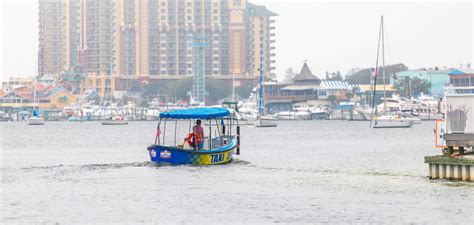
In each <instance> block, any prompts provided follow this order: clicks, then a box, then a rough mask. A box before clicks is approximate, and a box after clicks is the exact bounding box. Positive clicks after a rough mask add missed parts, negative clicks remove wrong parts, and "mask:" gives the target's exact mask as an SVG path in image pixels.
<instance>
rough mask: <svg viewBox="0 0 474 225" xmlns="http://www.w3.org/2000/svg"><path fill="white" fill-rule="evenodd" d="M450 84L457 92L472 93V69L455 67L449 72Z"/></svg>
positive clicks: (473, 74) (473, 80)
mask: <svg viewBox="0 0 474 225" xmlns="http://www.w3.org/2000/svg"><path fill="white" fill-rule="evenodd" d="M449 79H450V86H451V87H454V91H456V93H458V94H471V93H474V69H455V70H452V71H450V72H449Z"/></svg>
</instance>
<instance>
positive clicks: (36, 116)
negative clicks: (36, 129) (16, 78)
mask: <svg viewBox="0 0 474 225" xmlns="http://www.w3.org/2000/svg"><path fill="white" fill-rule="evenodd" d="M32 113H33V115H32V116H30V117H29V118H28V125H44V119H43V118H42V117H41V115H40V113H39V111H37V110H36V90H35V82H33V112H32Z"/></svg>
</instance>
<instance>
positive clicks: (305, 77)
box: [293, 62, 321, 81]
mask: <svg viewBox="0 0 474 225" xmlns="http://www.w3.org/2000/svg"><path fill="white" fill-rule="evenodd" d="M293 80H294V81H321V80H320V79H319V78H318V77H316V76H315V75H313V73H311V70H310V69H309V67H308V64H307V63H306V62H305V63H304V64H303V67H302V68H301V71H300V73H299V74H297V75H296V76H295V78H294V79H293Z"/></svg>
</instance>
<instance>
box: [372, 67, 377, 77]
mask: <svg viewBox="0 0 474 225" xmlns="http://www.w3.org/2000/svg"><path fill="white" fill-rule="evenodd" d="M370 71H371V72H372V77H375V76H376V75H377V74H378V72H379V71H378V68H377V69H375V68H370Z"/></svg>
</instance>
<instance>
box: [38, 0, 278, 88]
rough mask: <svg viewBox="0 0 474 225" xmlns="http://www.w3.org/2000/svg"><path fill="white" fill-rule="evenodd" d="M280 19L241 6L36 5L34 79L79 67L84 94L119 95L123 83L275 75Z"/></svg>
mask: <svg viewBox="0 0 474 225" xmlns="http://www.w3.org/2000/svg"><path fill="white" fill-rule="evenodd" d="M276 15H277V14H275V13H273V12H271V11H269V10H268V9H266V8H265V7H264V6H259V5H255V4H252V3H249V2H247V1H246V0H39V54H38V63H39V69H38V70H39V71H38V72H39V74H40V75H43V74H49V73H53V74H58V73H61V72H63V71H64V70H68V69H71V68H73V67H78V68H82V69H83V71H84V72H85V75H86V78H85V79H84V81H83V85H82V89H83V90H86V89H89V88H93V89H96V90H97V91H98V92H99V93H101V94H106V93H109V92H110V91H112V92H113V91H115V90H124V89H125V87H124V80H130V79H138V80H140V81H141V80H148V79H177V78H181V77H186V76H193V74H194V72H195V71H194V68H195V67H196V61H195V59H196V56H195V55H194V54H196V51H194V47H195V45H193V42H194V40H196V38H199V39H200V40H202V39H203V38H204V40H205V41H206V42H207V44H206V46H207V47H206V48H205V49H204V50H203V51H202V52H203V56H201V57H199V58H200V59H201V61H202V64H201V65H202V67H203V70H204V74H205V75H206V76H208V77H215V78H227V77H228V78H232V76H233V75H235V77H236V79H255V78H257V77H258V75H259V68H260V63H262V71H263V73H264V75H265V76H274V73H273V71H274V69H275V68H274V63H275V61H274V59H273V58H274V56H275V52H274V50H275V47H274V42H275V40H274V36H275V33H274V29H275V27H274V20H273V19H272V17H274V16H276Z"/></svg>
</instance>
